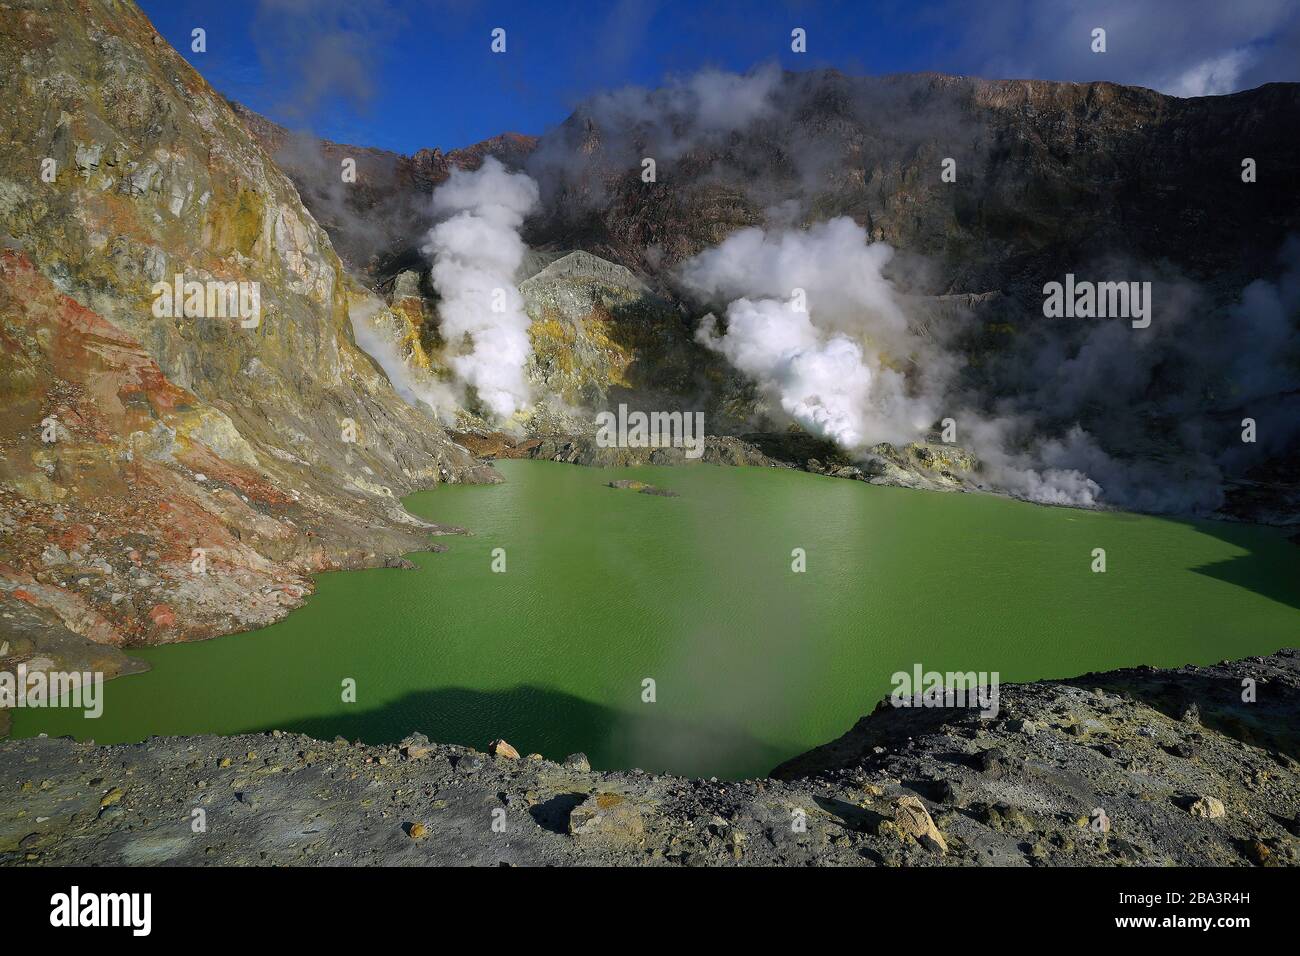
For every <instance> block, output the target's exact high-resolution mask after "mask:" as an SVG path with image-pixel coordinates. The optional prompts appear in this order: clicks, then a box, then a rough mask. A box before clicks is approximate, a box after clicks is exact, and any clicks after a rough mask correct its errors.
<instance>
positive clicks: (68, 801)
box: [0, 650, 1300, 866]
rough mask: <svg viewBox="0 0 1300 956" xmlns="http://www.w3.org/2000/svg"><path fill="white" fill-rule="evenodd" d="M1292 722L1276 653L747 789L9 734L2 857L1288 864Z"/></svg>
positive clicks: (328, 752) (411, 746) (277, 747)
mask: <svg viewBox="0 0 1300 956" xmlns="http://www.w3.org/2000/svg"><path fill="white" fill-rule="evenodd" d="M1245 679H1250V680H1253V681H1255V682H1256V685H1255V686H1256V691H1257V694H1258V697H1257V702H1256V703H1251V704H1247V703H1243V702H1242V701H1241V689H1242V681H1243V680H1245ZM1193 705H1195V706H1193ZM1297 716H1300V652H1297V651H1295V650H1284V651H1280V652H1278V653H1277V654H1274V655H1272V656H1271V657H1264V658H1248V659H1246V660H1242V661H1237V662H1234V663H1224V664H1220V665H1216V666H1214V667H1206V668H1202V667H1182V668H1177V669H1174V670H1157V669H1152V668H1138V669H1136V670H1125V671H1114V672H1111V673H1105V674H1091V675H1087V676H1085V677H1081V678H1078V679H1075V680H1069V681H1040V682H1035V683H1029V684H1018V685H1003V686H1002V688H1001V712H1000V713H999V715H998V716H997V717H996V718H995V719H991V720H983V719H981V718H980V717H979V716H978V714H977V713H974V712H971V711H966V710H958V709H953V708H947V709H934V710H926V709H897V710H896V709H894V708H892V707H888V706H885V707H882V708H878V709H877V711H876V713H874V714H873V715H871V716H869V717H865V718H863V719H862V720H861V721H859V723H858V725H857V726H856V727H855V728H854V729H853V730H852V731H850V732H849V733H848V734H846V735H845V736H844V737H843V738H841V739H840V740H838V741H836V742H835V743H833V744H828V745H827V746H826V747H822V748H818V749H817V750H814V751H811V752H810V753H808V754H804V755H803V756H801V757H797V758H794V759H793V760H791V761H789V762H787V763H786V764H783V765H782V766H781V767H780V768H778V769H777V770H776V771H775V773H774V778H773V779H766V780H745V781H712V780H711V781H704V780H686V779H682V778H680V777H672V776H666V775H660V774H648V773H642V772H639V771H614V772H600V771H593V770H592V769H591V768H590V766H589V765H588V764H587V761H586V760H585V758H582V759H579V758H580V757H581V755H573V756H570V757H568V758H566V759H565V760H564V762H563V763H559V762H555V760H547V759H543V758H540V757H537V756H534V755H530V756H529V757H527V758H524V759H508V758H504V757H492V756H489V755H487V754H484V753H479V752H476V751H473V750H470V749H468V748H466V747H459V746H448V745H441V744H430V743H428V742H427V741H426V740H425V739H424V738H423V737H422V736H421V735H418V734H417V735H412V736H411V737H410V738H408V739H407V740H406V741H403V743H402V744H401V745H400V747H399V745H396V744H394V745H386V746H361V745H350V744H348V743H347V742H346V741H344V740H342V739H339V740H336V741H335V742H334V743H323V742H321V741H318V740H313V739H311V738H309V737H304V736H300V735H294V734H281V733H279V732H278V731H277V732H274V733H271V734H262V735H243V736H238V737H228V738H222V737H207V736H205V737H177V738H165V739H164V738H154V739H151V740H149V741H147V742H145V743H142V744H135V745H129V746H112V747H105V746H95V745H94V744H90V743H76V742H74V741H71V740H66V739H59V740H54V739H48V738H36V739H30V740H19V741H8V742H4V743H0V810H2V811H3V812H0V864H7V865H19V866H21V865H50V864H78V865H87V864H90V865H111V864H127V865H142V864H185V865H249V864H280V865H319V864H357V865H377V864H383V865H411V866H418V865H429V864H435V865H464V864H474V865H484V866H490V865H501V864H518V865H556V864H559V865H609V864H634V865H650V866H660V865H707V866H745V865H883V866H903V865H907V866H979V865H989V864H1000V865H1010V866H1024V865H1029V866H1078V865H1097V866H1124V865H1150V866H1170V865H1178V866H1188V865H1208V866H1249V865H1264V866H1273V865H1286V866H1294V865H1296V864H1297V863H1300V837H1298V835H1300V816H1298V815H1300V775H1298V774H1297V769H1300V765H1298V764H1297V763H1296V760H1297V756H1300V750H1298V749H1297V745H1298V744H1300V738H1298V737H1297V728H1300V721H1297V719H1296V718H1297ZM105 807H113V808H117V809H115V810H114V812H113V813H111V814H110V813H107V812H103V811H104V808H105ZM198 811H202V814H201V816H202V819H203V820H204V825H205V827H206V829H204V830H203V832H195V829H194V827H192V822H193V821H194V820H195V819H198V818H199V816H200V815H199V814H198ZM1220 811H1221V814H1220ZM502 825H504V828H505V829H504V831H502V829H501V827H502ZM417 835H418V838H416V837H417Z"/></svg>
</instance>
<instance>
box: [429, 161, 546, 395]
mask: <svg viewBox="0 0 1300 956" xmlns="http://www.w3.org/2000/svg"><path fill="white" fill-rule="evenodd" d="M537 201H538V189H537V183H535V182H534V181H533V180H532V178H531V177H529V176H527V175H525V174H524V173H511V172H508V171H507V170H506V168H505V167H504V166H503V165H502V164H501V163H500V162H498V161H497V160H496V159H495V158H493V157H491V156H489V157H488V158H487V159H485V160H484V161H483V165H482V166H480V167H479V168H478V169H477V170H474V171H472V172H469V171H465V170H461V169H454V170H452V173H451V178H450V179H448V180H447V181H446V182H445V183H443V184H442V185H441V186H439V187H438V188H437V189H436V190H434V193H433V207H434V212H435V213H436V214H437V215H439V216H445V217H449V218H446V219H444V221H442V222H440V223H438V225H436V226H434V227H433V228H432V229H431V230H429V235H428V241H427V243H426V245H425V246H424V251H425V253H426V254H428V255H430V256H431V257H432V259H433V269H432V272H431V277H432V280H433V285H434V288H436V289H437V290H438V294H439V296H440V297H441V302H440V303H439V305H438V313H439V316H440V319H441V322H440V328H441V331H442V337H443V339H444V340H445V341H446V342H447V343H448V349H449V353H450V357H449V360H448V361H449V364H450V366H451V369H452V371H453V372H454V373H455V375H456V378H457V380H458V381H459V382H461V383H462V384H464V385H469V386H472V387H473V388H474V390H475V392H476V393H477V395H478V398H479V401H480V402H481V403H482V405H483V406H484V408H485V409H486V410H487V411H489V412H490V413H491V414H492V415H493V416H494V417H496V418H497V419H501V420H504V419H508V418H510V417H511V416H512V415H514V414H515V412H517V411H519V410H520V409H521V408H524V407H525V406H527V405H528V403H529V401H530V400H531V395H532V393H531V390H530V389H529V387H528V382H527V380H526V379H525V377H524V368H525V366H526V365H527V363H528V360H529V358H530V357H531V356H532V352H533V349H532V344H531V342H530V341H529V339H528V325H529V319H528V314H527V313H526V312H525V311H524V303H523V298H522V297H521V296H520V295H519V290H518V289H517V288H515V284H514V275H515V271H516V270H517V269H518V268H519V265H520V263H521V262H522V261H523V258H524V254H525V252H527V247H526V246H525V245H524V242H523V240H522V239H520V238H519V229H520V227H521V226H522V225H523V222H524V217H525V216H527V215H528V213H529V212H531V211H532V210H533V208H534V207H535V206H536V205H537Z"/></svg>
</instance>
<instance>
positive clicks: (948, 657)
mask: <svg viewBox="0 0 1300 956" xmlns="http://www.w3.org/2000/svg"><path fill="white" fill-rule="evenodd" d="M499 468H500V471H501V472H502V474H504V475H505V477H506V479H507V480H506V483H505V484H502V485H496V486H444V487H440V488H438V489H436V490H434V491H430V492H422V493H419V494H416V495H412V496H411V497H409V498H408V499H407V501H406V503H407V506H408V507H409V509H410V510H411V511H412V512H414V513H415V514H418V515H421V516H423V517H426V518H428V519H430V520H434V521H439V522H443V523H447V524H456V525H461V526H464V527H466V528H469V529H471V530H472V531H473V532H474V533H473V536H470V537H447V538H442V539H440V540H441V541H442V542H443V543H444V544H446V545H447V546H448V549H449V550H448V551H447V552H446V553H443V554H417V555H414V556H412V558H413V560H414V561H415V563H416V564H417V565H418V566H419V567H418V570H416V571H409V570H397V569H376V570H369V571H348V572H340V573H330V574H323V575H321V576H320V578H319V580H318V585H319V587H318V590H317V592H316V594H315V595H314V596H313V597H311V598H310V599H309V600H308V602H307V604H306V606H305V607H303V608H302V609H300V610H297V611H294V612H293V613H292V614H290V615H289V617H288V618H286V619H285V620H284V621H282V622H280V623H278V624H275V625H273V626H271V627H267V628H264V629H262V630H259V631H254V632H249V633H246V634H239V635H233V636H229V637H222V638H218V639H216V640H211V641H205V642H201V643H197V644H186V645H173V646H168V647H159V648H150V649H142V650H138V651H134V652H133V653H134V654H136V655H137V656H139V657H141V658H144V659H146V660H147V661H149V663H150V664H151V665H152V667H153V669H152V671H150V672H149V673H147V674H142V675H137V676H132V677H126V678H121V679H118V680H114V681H110V682H109V683H108V684H106V685H105V688H104V694H105V705H104V713H103V716H102V717H100V718H99V719H97V720H88V719H86V718H84V717H83V716H82V714H81V712H80V711H72V710H25V711H24V710H17V711H14V712H13V713H14V732H15V734H16V735H18V736H30V735H33V734H36V733H41V732H44V733H49V734H51V735H60V734H72V735H74V736H76V737H80V738H93V739H94V740H96V741H99V742H101V743H113V742H124V741H138V740H142V739H144V738H146V737H148V736H151V735H155V734H157V735H173V734H198V733H221V734H230V733H239V732H248V731H261V730H270V729H275V728H279V729H282V730H288V731H300V732H304V733H308V734H311V735H313V736H316V737H321V738H324V739H326V740H329V739H332V738H333V737H334V736H335V735H337V734H342V735H343V736H345V737H347V738H348V739H349V740H351V739H355V738H360V739H362V740H365V741H367V742H371V743H376V742H396V741H398V740H400V739H401V738H402V737H404V736H406V735H407V734H409V733H411V732H412V731H417V730H418V731H421V732H423V733H425V734H427V735H428V736H429V738H430V739H431V740H435V741H439V742H444V743H461V744H468V745H471V746H474V747H476V748H478V749H485V748H486V745H487V743H488V742H489V741H490V740H492V739H493V738H496V737H504V738H505V739H507V740H509V741H510V743H512V744H513V745H514V746H515V747H516V748H518V750H519V751H520V753H528V752H530V751H536V752H538V753H541V754H543V755H545V756H546V757H549V758H551V759H562V758H563V757H564V756H565V755H566V754H569V753H571V752H574V751H579V750H581V751H584V752H586V753H587V754H588V755H589V756H590V758H591V761H592V764H593V765H594V766H596V767H598V768H606V769H613V768H629V767H641V768H643V769H646V770H665V771H671V772H674V773H681V774H690V775H703V776H713V775H716V776H719V777H733V778H734V777H752V776H760V775H764V774H766V773H767V772H768V771H769V770H770V769H771V768H772V767H773V766H775V765H776V764H777V763H779V762H781V761H783V760H785V759H787V758H789V757H792V756H794V755H795V754H798V753H801V752H803V751H804V750H807V749H809V748H810V747H813V746H816V745H818V744H821V743H825V742H827V741H829V740H831V739H833V738H835V737H837V736H838V735H840V734H841V733H843V732H844V731H846V730H847V729H848V728H849V727H851V726H852V725H853V723H854V722H855V721H856V720H857V719H858V717H860V716H861V715H863V714H865V713H868V712H869V711H870V710H871V709H872V708H873V707H874V706H875V704H876V702H877V701H878V700H880V698H881V697H883V696H885V695H886V694H888V693H889V691H890V689H891V683H890V675H891V674H893V673H894V672H896V671H909V672H910V671H911V670H912V668H913V666H914V665H915V664H917V663H920V664H921V665H923V667H924V669H926V670H938V671H977V672H978V671H989V672H992V671H997V672H998V673H999V674H1000V675H1001V679H1002V681H1003V682H1007V681H1020V680H1031V679H1036V678H1050V677H1067V676H1074V675H1077V674H1082V673H1084V672H1086V671H1094V670H1105V669H1109V668H1114V667H1122V666H1131V665H1136V664H1153V665H1161V666H1163V665H1177V664H1184V663H1200V664H1204V663H1210V662H1213V661H1216V660H1219V659H1222V658H1225V657H1240V656H1243V655H1249V654H1264V653H1270V652H1272V651H1274V650H1277V649H1278V648H1279V647H1283V646H1287V645H1289V644H1294V643H1295V642H1296V635H1297V631H1298V625H1300V610H1298V609H1300V579H1298V578H1297V574H1296V569H1297V564H1296V560H1295V558H1296V550H1295V545H1293V544H1291V543H1289V542H1288V541H1287V540H1286V537H1285V535H1284V534H1283V533H1282V532H1280V531H1278V530H1277V529H1271V528H1262V527H1253V526H1246V525H1236V524H1231V523H1225V522H1198V521H1186V520H1168V519H1163V518H1155V517H1145V516H1137V515H1130V514H1119V513H1102V512H1086V511H1076V510H1069V509H1063V508H1047V507H1040V506H1036V505H1030V504H1025V503H1022V502H1017V501H1011V500H1007V499H1004V498H999V497H994V496H989V495H963V494H938V493H929V492H918V491H908V490H903V489H896V488H879V487H874V486H870V485H867V484H864V483H862V482H855V481H845V480H840V479H832V478H823V477H819V476H815V475H809V474H805V473H802V472H795V471H785V470H771V469H758V468H727V467H715V466H711V465H703V464H701V465H695V466H692V467H678V468H649V467H648V468H631V469H617V470H612V469H611V470H600V469H591V468H583V467H578V466H574V465H566V464H557V463H553V462H537V461H506V462H501V463H500V465H499ZM616 478H635V479H640V480H642V481H646V482H650V483H652V484H655V485H658V486H660V487H663V488H668V489H671V490H673V491H676V492H678V493H679V495H680V497H676V498H668V497H656V496H652V495H645V494H638V493H636V492H634V491H629V490H616V489H612V488H608V487H605V483H606V482H608V481H610V480H611V479H616ZM497 548H503V549H505V554H506V571H505V573H494V572H493V570H492V564H493V550H494V549H497ZM795 548H802V549H803V550H804V552H805V553H806V555H807V558H806V560H807V570H806V572H804V573H794V572H793V571H792V570H791V564H792V560H793V559H792V556H791V552H792V551H793V549H795ZM1094 548H1104V549H1105V550H1106V561H1107V571H1106V573H1104V574H1095V573H1093V572H1092V571H1091V564H1092V551H1093V549H1094ZM345 678H352V679H354V680H355V681H356V688H357V691H356V696H357V699H356V702H355V703H344V702H343V701H342V699H341V698H342V682H343V681H344V679H345ZM646 678H651V679H653V680H654V682H655V687H654V690H655V697H656V699H655V701H654V702H653V703H645V702H643V700H642V695H643V692H642V688H643V681H644V680H645V679H646Z"/></svg>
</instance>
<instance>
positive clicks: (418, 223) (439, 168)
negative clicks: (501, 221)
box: [230, 101, 537, 282]
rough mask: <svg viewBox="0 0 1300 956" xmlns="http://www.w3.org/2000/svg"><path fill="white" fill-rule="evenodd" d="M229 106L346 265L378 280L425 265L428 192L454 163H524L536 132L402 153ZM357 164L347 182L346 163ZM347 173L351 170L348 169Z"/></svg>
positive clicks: (474, 165)
mask: <svg viewBox="0 0 1300 956" xmlns="http://www.w3.org/2000/svg"><path fill="white" fill-rule="evenodd" d="M230 106H231V109H233V110H234V112H235V115H236V116H238V117H239V118H240V120H241V121H242V122H243V123H244V125H245V126H246V127H248V130H249V131H250V132H251V133H252V134H253V136H254V137H255V138H256V139H257V141H258V142H259V143H260V144H261V145H262V148H263V149H264V150H266V152H267V153H268V154H269V155H270V156H271V157H272V158H273V159H274V160H275V162H276V164H277V165H278V166H279V167H280V168H281V169H283V170H284V171H285V172H286V173H287V174H288V175H289V177H290V178H291V179H292V180H293V182H294V185H295V186H297V188H298V192H299V193H300V194H301V195H302V199H303V202H304V203H305V204H306V206H307V208H308V209H310V210H311V212H312V215H313V216H314V217H315V219H316V221H317V222H318V223H320V224H321V225H322V226H324V227H325V230H326V231H327V232H328V233H329V234H330V238H331V239H333V241H334V247H335V249H336V250H337V251H338V254H339V257H340V258H341V259H342V260H343V262H344V264H345V265H346V266H347V267H348V268H349V269H351V270H352V271H354V272H356V273H357V274H358V275H361V276H364V277H366V278H368V279H370V280H372V281H374V282H380V281H383V280H388V279H391V278H392V277H393V276H394V275H395V274H396V273H397V272H398V271H400V270H402V269H407V268H412V267H418V266H421V265H423V257H422V256H421V254H420V242H421V241H422V239H423V237H424V234H425V232H427V231H428V229H429V227H430V226H431V225H433V213H432V209H431V207H430V206H429V201H428V200H429V196H430V195H431V194H432V192H433V190H434V189H435V188H437V187H438V186H439V185H440V184H442V183H443V182H445V181H446V180H447V176H448V175H450V173H451V170H452V169H456V168H459V169H477V168H478V167H479V166H480V165H482V163H483V160H484V158H485V157H487V156H495V157H496V158H497V159H499V160H501V161H502V162H503V163H505V164H506V165H507V166H511V167H519V166H521V165H522V163H523V161H524V159H525V158H526V157H527V156H528V154H529V153H530V152H531V151H532V150H533V148H534V147H535V146H536V144H537V138H536V137H534V136H522V135H520V134H518V133H503V134H502V135H500V136H496V137H493V138H492V139H490V140H486V141H485V142H482V143H476V144H475V145H473V146H468V147H466V148H464V149H453V150H451V151H450V152H443V151H442V150H441V149H436V148H435V149H421V150H419V151H418V152H416V153H415V154H414V155H411V156H403V155H401V154H399V153H393V152H390V151H388V150H383V149H375V148H374V147H371V146H349V145H345V144H342V143H332V142H330V141H329V140H321V139H316V138H315V137H313V136H311V135H310V134H308V133H305V132H292V131H290V130H287V129H285V128H284V127H283V126H280V125H279V124H278V123H274V122H272V121H271V120H269V119H267V118H266V117H265V116H262V115H260V114H258V113H255V112H253V111H252V110H250V109H248V108H247V107H246V106H243V105H242V104H240V103H235V102H233V101H232V102H231V103H230ZM349 159H351V160H353V161H354V162H355V164H356V168H355V174H356V176H355V180H353V181H348V182H345V181H344V178H343V176H344V171H343V167H344V162H345V161H346V160H349ZM349 175H350V173H349Z"/></svg>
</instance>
